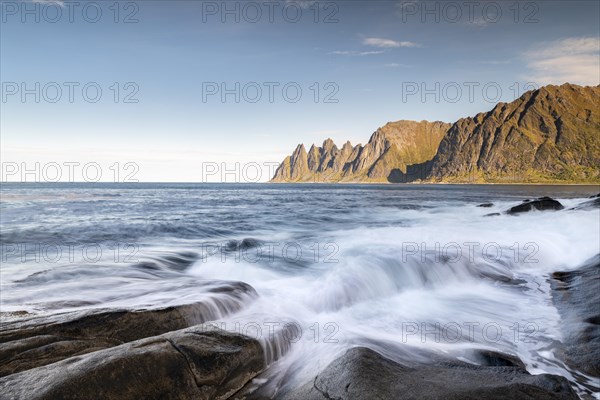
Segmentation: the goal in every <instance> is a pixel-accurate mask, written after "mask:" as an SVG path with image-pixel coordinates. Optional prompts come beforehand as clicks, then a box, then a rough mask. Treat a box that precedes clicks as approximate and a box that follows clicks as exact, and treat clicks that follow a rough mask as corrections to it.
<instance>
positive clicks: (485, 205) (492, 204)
mask: <svg viewBox="0 0 600 400" xmlns="http://www.w3.org/2000/svg"><path fill="white" fill-rule="evenodd" d="M477 207H485V208H489V207H494V203H482V204H479V205H478V206H477Z"/></svg>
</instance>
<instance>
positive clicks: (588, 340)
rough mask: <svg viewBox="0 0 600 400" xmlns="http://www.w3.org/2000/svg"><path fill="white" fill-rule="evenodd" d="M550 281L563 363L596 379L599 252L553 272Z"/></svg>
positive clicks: (599, 341)
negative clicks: (565, 268)
mask: <svg viewBox="0 0 600 400" xmlns="http://www.w3.org/2000/svg"><path fill="white" fill-rule="evenodd" d="M550 283H551V286H552V301H553V302H554V305H555V306H556V308H557V309H558V312H559V313H560V316H561V318H562V322H561V330H562V333H563V345H564V356H565V357H564V358H565V360H566V362H567V364H568V365H569V366H571V367H572V368H574V369H576V370H578V371H581V372H584V373H585V374H587V375H589V376H592V377H596V378H600V254H599V255H597V256H595V257H593V258H592V259H590V260H588V261H587V262H585V263H583V265H582V266H580V267H579V268H577V269H575V270H572V271H565V272H555V273H553V274H552V277H551V280H550Z"/></svg>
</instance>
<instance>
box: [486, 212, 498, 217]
mask: <svg viewBox="0 0 600 400" xmlns="http://www.w3.org/2000/svg"><path fill="white" fill-rule="evenodd" d="M500 215H502V214H500V213H490V214H485V215H484V217H498V216H500Z"/></svg>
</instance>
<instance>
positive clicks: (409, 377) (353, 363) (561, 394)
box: [278, 347, 578, 400]
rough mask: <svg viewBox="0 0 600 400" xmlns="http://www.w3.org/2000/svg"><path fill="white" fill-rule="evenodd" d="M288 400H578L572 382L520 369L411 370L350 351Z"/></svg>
mask: <svg viewBox="0 0 600 400" xmlns="http://www.w3.org/2000/svg"><path fill="white" fill-rule="evenodd" d="M278 398H282V399H286V400H322V399H344V400H346V399H348V400H350V399H352V400H363V399H364V400H371V399H415V400H424V399H473V400H475V399H477V400H479V399H505V400H509V399H510V400H512V399H577V398H578V397H577V395H576V394H575V392H574V391H573V389H571V387H570V385H569V382H568V381H567V379H565V378H564V377H559V376H554V375H548V374H543V375H530V374H529V373H528V372H527V371H525V370H524V369H523V368H521V367H518V366H476V365H471V364H467V363H463V362H459V361H448V362H447V363H443V364H441V365H422V366H417V367H415V366H411V367H407V366H404V365H401V364H398V363H395V362H393V361H391V360H389V359H387V358H385V357H383V356H381V355H380V354H379V353H376V352H375V351H373V350H370V349H367V348H363V347H356V348H353V349H350V350H348V351H347V352H346V354H344V355H343V356H342V357H340V358H338V359H337V360H335V361H334V362H332V363H331V364H329V366H327V367H326V368H325V370H324V371H322V372H321V373H320V374H319V375H317V376H316V377H315V378H314V380H313V381H312V382H310V383H309V384H307V385H305V386H303V387H301V388H299V389H297V390H294V391H293V392H290V393H287V394H283V395H282V396H281V397H279V396H278Z"/></svg>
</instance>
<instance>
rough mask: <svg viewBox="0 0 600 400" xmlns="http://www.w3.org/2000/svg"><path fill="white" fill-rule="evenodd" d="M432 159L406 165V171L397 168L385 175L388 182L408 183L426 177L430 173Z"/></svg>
mask: <svg viewBox="0 0 600 400" xmlns="http://www.w3.org/2000/svg"><path fill="white" fill-rule="evenodd" d="M432 164H433V162H432V160H429V161H425V162H422V163H420V164H413V165H407V166H406V172H403V171H402V170H401V169H399V168H394V169H392V170H391V171H390V174H389V175H388V177H387V180H388V182H390V183H410V182H416V181H421V180H424V179H427V178H428V177H429V175H430V174H431V166H432Z"/></svg>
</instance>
